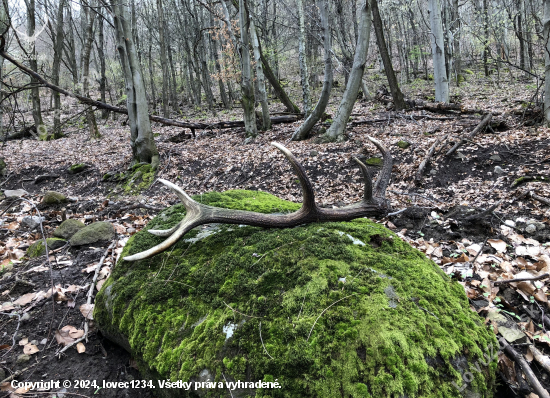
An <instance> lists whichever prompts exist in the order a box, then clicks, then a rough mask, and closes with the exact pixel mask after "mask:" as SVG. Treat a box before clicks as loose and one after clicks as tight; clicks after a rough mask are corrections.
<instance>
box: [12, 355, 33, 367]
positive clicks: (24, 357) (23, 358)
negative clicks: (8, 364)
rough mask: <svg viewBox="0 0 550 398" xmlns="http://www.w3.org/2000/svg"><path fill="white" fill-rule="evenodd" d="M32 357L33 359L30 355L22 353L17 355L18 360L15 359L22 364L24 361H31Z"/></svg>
mask: <svg viewBox="0 0 550 398" xmlns="http://www.w3.org/2000/svg"><path fill="white" fill-rule="evenodd" d="M30 359H31V356H30V355H27V354H21V355H19V356H18V357H17V360H16V361H15V363H16V364H18V365H21V364H22V363H25V362H29V361H30Z"/></svg>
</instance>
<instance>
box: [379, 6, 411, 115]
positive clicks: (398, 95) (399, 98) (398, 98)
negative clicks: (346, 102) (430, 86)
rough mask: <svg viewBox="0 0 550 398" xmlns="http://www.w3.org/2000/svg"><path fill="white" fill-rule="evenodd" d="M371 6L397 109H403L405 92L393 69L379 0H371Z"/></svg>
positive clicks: (385, 68)
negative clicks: (400, 86)
mask: <svg viewBox="0 0 550 398" xmlns="http://www.w3.org/2000/svg"><path fill="white" fill-rule="evenodd" d="M371 7H372V21H373V25H374V32H375V33H376V41H377V43H378V49H379V50H380V57H382V62H383V63H384V70H385V72H386V77H387V78H388V84H389V86H390V91H391V95H392V98H393V104H394V107H395V110H396V111H401V110H403V109H405V107H406V106H405V99H404V98H403V93H402V92H401V89H400V88H399V83H398V82H397V78H396V77H395V72H394V70H393V65H392V62H391V57H390V54H389V53H388V48H387V47H386V40H385V38H384V27H383V26H382V18H381V17H380V11H379V10H378V0H371Z"/></svg>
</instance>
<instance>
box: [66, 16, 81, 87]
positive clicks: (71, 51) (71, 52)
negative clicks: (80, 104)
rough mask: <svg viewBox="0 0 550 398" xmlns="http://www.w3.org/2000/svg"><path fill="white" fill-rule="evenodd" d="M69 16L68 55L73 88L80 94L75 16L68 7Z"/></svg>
mask: <svg viewBox="0 0 550 398" xmlns="http://www.w3.org/2000/svg"><path fill="white" fill-rule="evenodd" d="M67 16H68V20H69V37H68V43H67V47H66V54H67V59H68V60H69V65H71V72H72V76H73V88H74V90H75V93H77V94H79V93H80V88H79V85H78V81H79V79H78V64H77V63H76V47H75V40H74V29H73V28H72V26H73V25H74V23H73V14H72V11H71V7H70V6H69V7H67Z"/></svg>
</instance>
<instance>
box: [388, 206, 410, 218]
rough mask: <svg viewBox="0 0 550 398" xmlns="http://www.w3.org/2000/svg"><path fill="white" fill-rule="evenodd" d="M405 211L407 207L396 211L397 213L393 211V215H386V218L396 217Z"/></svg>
mask: <svg viewBox="0 0 550 398" xmlns="http://www.w3.org/2000/svg"><path fill="white" fill-rule="evenodd" d="M406 210H407V207H406V208H404V209H401V210H398V211H394V212H393V213H388V214H387V216H386V217H389V216H396V215H398V214H400V213H403V212H404V211H406Z"/></svg>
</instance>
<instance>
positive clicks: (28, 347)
mask: <svg viewBox="0 0 550 398" xmlns="http://www.w3.org/2000/svg"><path fill="white" fill-rule="evenodd" d="M38 351H40V350H39V349H38V347H37V346H35V345H34V344H27V345H25V347H23V352H24V353H25V354H27V355H32V354H35V353H37V352H38Z"/></svg>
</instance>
